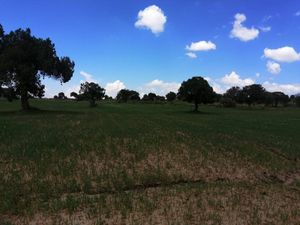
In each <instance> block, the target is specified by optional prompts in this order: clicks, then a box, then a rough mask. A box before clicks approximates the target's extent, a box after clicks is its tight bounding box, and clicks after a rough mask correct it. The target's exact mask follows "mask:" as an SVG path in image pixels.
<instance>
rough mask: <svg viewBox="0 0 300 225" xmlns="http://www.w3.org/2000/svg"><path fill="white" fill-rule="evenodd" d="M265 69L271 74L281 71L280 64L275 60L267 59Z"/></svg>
mask: <svg viewBox="0 0 300 225" xmlns="http://www.w3.org/2000/svg"><path fill="white" fill-rule="evenodd" d="M267 70H268V71H269V72H270V73H272V74H279V73H280V72H281V67H280V64H278V63H276V62H273V61H268V63H267Z"/></svg>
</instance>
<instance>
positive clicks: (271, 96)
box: [55, 77, 300, 111]
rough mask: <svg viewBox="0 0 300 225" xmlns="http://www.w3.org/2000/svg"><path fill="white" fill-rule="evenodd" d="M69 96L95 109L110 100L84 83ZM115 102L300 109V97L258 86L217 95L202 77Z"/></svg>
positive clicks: (129, 93)
mask: <svg viewBox="0 0 300 225" xmlns="http://www.w3.org/2000/svg"><path fill="white" fill-rule="evenodd" d="M58 96H63V97H57V96H56V97H55V98H57V99H66V97H65V95H64V93H62V92H61V93H59V94H58ZM71 96H72V97H74V98H75V99H76V100H77V101H82V100H88V101H90V106H91V107H93V106H96V104H95V101H99V100H102V99H113V98H112V97H108V96H107V95H105V89H104V88H101V87H100V86H99V84H96V83H93V82H91V83H89V82H85V83H83V84H81V88H80V91H79V93H75V92H72V93H71ZM115 100H116V101H117V102H119V103H127V102H152V103H153V102H155V103H158V102H159V103H161V102H173V101H175V100H181V101H187V102H191V103H194V106H195V108H194V110H195V111H198V108H199V105H200V104H208V103H220V104H221V105H223V106H224V107H235V106H236V105H237V104H247V105H248V106H251V105H258V104H263V105H266V106H272V107H277V106H278V105H281V106H287V105H288V104H292V105H297V106H299V107H300V96H294V95H291V96H288V95H286V94H284V93H283V92H268V91H266V90H265V88H263V87H262V85H260V84H252V85H248V86H245V87H243V88H240V87H232V88H230V89H228V90H227V91H226V92H225V93H224V94H217V93H215V92H214V91H213V88H212V87H211V86H210V85H209V83H208V82H207V81H206V80H205V79H204V78H203V77H192V78H191V79H188V80H187V81H183V82H182V84H181V86H180V88H179V90H178V92H177V93H175V92H169V93H168V94H166V96H160V95H156V94H155V93H149V94H144V95H143V97H142V98H141V97H140V94H139V93H138V92H137V91H134V90H128V89H122V90H120V91H119V92H118V94H117V96H116V98H115Z"/></svg>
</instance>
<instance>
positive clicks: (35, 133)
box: [0, 100, 300, 225]
mask: <svg viewBox="0 0 300 225" xmlns="http://www.w3.org/2000/svg"><path fill="white" fill-rule="evenodd" d="M19 104H20V103H19V102H13V103H9V102H6V101H4V100H3V101H0V140H1V141H0V225H4V224H5V225H10V224H74V225H75V224H95V225H96V224H98V225H99V224H174V225H175V224H239V225H241V224H300V109H299V108H278V109H274V108H257V109H253V108H252V109H251V108H247V107H245V108H236V109H226V108H220V107H216V106H201V108H200V110H201V112H200V113H198V114H195V113H191V112H190V111H191V109H192V107H193V106H191V105H188V104H117V103H109V102H108V103H100V104H99V105H98V107H96V108H89V107H88V103H86V102H75V101H52V100H32V102H31V104H32V105H33V106H35V107H38V108H39V109H40V110H36V111H34V112H30V113H26V112H20V111H19Z"/></svg>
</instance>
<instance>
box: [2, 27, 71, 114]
mask: <svg viewBox="0 0 300 225" xmlns="http://www.w3.org/2000/svg"><path fill="white" fill-rule="evenodd" d="M73 72H74V62H73V61H71V60H70V59H69V58H68V57H63V58H59V57H58V56H57V55H56V51H55V47H54V44H53V43H52V42H51V40H50V39H41V38H36V37H35V36H33V35H32V34H31V31H30V29H26V30H22V29H18V30H15V31H11V32H10V33H8V34H5V33H4V31H3V28H2V26H1V25H0V86H2V85H5V86H7V87H12V88H14V89H15V90H16V93H17V94H18V95H20V96H21V106H22V109H23V110H28V109H30V105H29V101H28V99H29V97H30V96H32V97H34V96H37V97H42V96H43V95H44V88H45V86H44V85H42V83H41V77H45V76H47V77H53V78H55V79H59V80H60V81H61V82H67V81H69V80H70V79H71V77H72V75H73Z"/></svg>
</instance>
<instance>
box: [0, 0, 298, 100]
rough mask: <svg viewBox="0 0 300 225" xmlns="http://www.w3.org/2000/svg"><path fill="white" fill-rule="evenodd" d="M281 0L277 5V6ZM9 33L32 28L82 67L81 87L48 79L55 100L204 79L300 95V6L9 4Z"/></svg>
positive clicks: (260, 0)
mask: <svg viewBox="0 0 300 225" xmlns="http://www.w3.org/2000/svg"><path fill="white" fill-rule="evenodd" d="M275 2H276V3H275ZM0 5H1V13H0V23H1V24H2V25H3V27H4V29H5V31H6V32H9V31H11V30H15V29H17V28H19V27H21V28H27V27H29V28H31V30H32V33H33V34H34V35H36V36H38V37H44V38H46V37H50V39H51V40H52V41H53V42H54V43H55V45H56V50H57V53H58V54H59V55H60V56H64V55H66V56H69V57H70V58H71V59H73V60H74V61H75V63H76V68H75V73H74V76H73V78H72V80H71V81H69V82H68V83H66V84H63V85H60V83H59V82H57V81H54V80H48V79H47V80H44V83H45V85H46V96H48V97H51V96H53V95H54V94H57V93H58V92H59V91H65V92H66V93H69V92H70V91H78V87H79V84H80V82H82V81H85V80H88V81H96V82H98V83H100V85H101V86H103V87H105V88H106V89H107V92H108V94H110V95H115V94H116V92H117V91H118V90H119V89H121V88H124V87H126V88H129V89H135V90H138V91H139V92H140V93H141V94H143V93H148V92H150V91H153V92H156V93H158V94H165V93H166V92H168V91H171V90H173V91H176V90H177V88H178V86H179V85H180V83H181V82H182V81H183V80H186V79H188V78H190V77H192V76H203V77H206V79H207V80H208V81H209V83H210V84H211V85H212V86H213V87H214V89H215V91H217V92H220V93H222V92H224V91H225V90H226V89H227V88H228V87H230V86H234V85H238V86H244V85H247V84H251V83H254V82H255V83H261V84H263V85H264V86H265V88H266V89H267V90H270V91H276V90H281V91H284V92H286V93H288V94H294V93H299V92H300V54H299V52H300V2H299V0H285V1H281V0H276V1H275V0H251V1H245V0H198V1H197V0H195V1H193V0H188V1H187V0H185V1H184V0H176V1H174V0H173V1H171V0H161V1H148V0H147V1H146V0H128V1H127V0H106V1H105V0H103V1H97V0H85V1H83V0H77V1H74V0H72V1H71V0H51V1H40V0H26V1H23V0H22V1H21V0H9V1H7V0H0Z"/></svg>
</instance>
